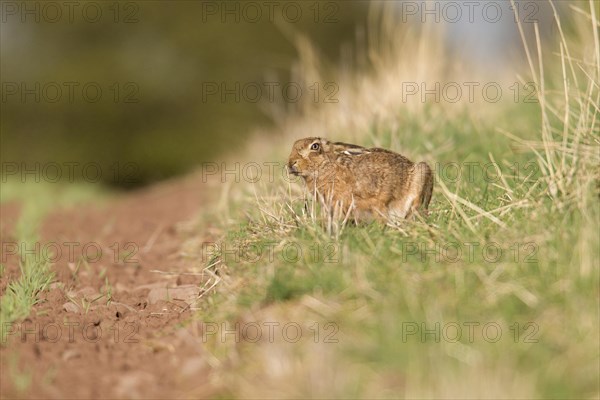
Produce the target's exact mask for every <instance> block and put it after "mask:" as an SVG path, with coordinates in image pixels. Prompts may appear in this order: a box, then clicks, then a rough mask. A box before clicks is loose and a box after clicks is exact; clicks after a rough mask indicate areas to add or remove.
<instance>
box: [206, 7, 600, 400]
mask: <svg viewBox="0 0 600 400" xmlns="http://www.w3.org/2000/svg"><path fill="white" fill-rule="evenodd" d="M592 20H593V19H592ZM593 21H595V20H593ZM594 23H595V22H594ZM582 26H585V25H582ZM587 26H588V27H589V25H587ZM582 29H583V28H582ZM589 33H590V32H588V34H589ZM577 40H582V39H577V38H573V39H571V42H569V43H568V44H567V45H568V46H569V47H568V48H569V49H570V52H571V53H572V54H571V56H572V57H573V60H572V62H573V63H574V64H576V65H577V67H578V68H573V69H572V70H569V69H568V64H569V61H568V60H567V59H566V58H565V57H564V55H563V57H562V58H561V57H560V53H559V55H558V56H557V55H556V53H555V54H554V55H552V56H547V57H550V58H552V57H554V58H553V60H554V65H555V67H554V68H553V69H552V70H550V71H549V70H546V71H545V72H544V71H543V70H542V71H539V70H536V69H534V70H533V71H532V75H533V76H534V77H535V79H536V80H537V81H538V82H539V81H545V82H546V86H547V87H553V89H554V91H553V92H550V93H545V92H542V93H540V94H539V104H537V105H534V106H531V105H523V104H509V103H505V104H501V105H494V107H493V109H490V107H491V106H489V105H488V106H484V107H482V108H485V107H487V108H488V109H487V112H489V114H487V115H488V116H491V117H489V118H485V119H483V120H476V119H475V118H473V117H472V116H473V115H477V113H478V112H479V111H480V109H479V108H477V107H475V108H469V106H466V107H465V108H464V109H463V111H462V112H453V113H450V112H448V113H445V112H440V109H439V108H443V106H439V105H438V106H437V108H438V109H436V106H433V107H425V106H421V107H420V108H419V109H418V111H417V112H414V111H405V110H402V109H401V108H398V109H396V111H394V109H392V111H390V112H389V114H388V115H385V116H384V117H381V116H380V115H378V116H377V118H378V119H377V120H375V118H373V120H372V121H371V122H372V124H367V125H369V126H370V128H368V129H367V130H366V131H364V132H356V131H352V130H347V129H346V127H345V126H343V125H342V122H334V123H331V122H329V121H332V120H336V119H335V118H334V117H335V116H336V115H335V113H334V114H333V115H330V114H327V112H324V115H325V116H326V117H323V115H322V114H319V113H318V112H315V113H314V114H312V115H310V116H309V117H312V118H309V117H306V119H305V120H300V121H298V119H294V120H293V121H292V122H291V124H299V123H300V124H304V125H302V126H301V128H306V131H310V130H309V129H308V127H313V125H311V124H314V125H318V124H319V123H321V124H323V125H324V126H326V127H327V128H332V129H331V130H330V131H331V132H332V133H331V135H332V136H333V138H334V139H335V140H348V141H357V140H355V139H354V138H360V144H361V145H366V146H369V145H380V146H384V147H388V148H391V149H393V150H397V151H399V152H402V153H405V154H406V153H409V156H410V158H413V159H419V158H420V159H427V160H428V161H429V162H430V163H439V164H440V165H441V166H448V165H450V163H459V164H460V165H462V166H463V168H464V166H465V164H464V163H466V162H474V163H477V164H476V165H477V166H479V168H476V170H475V171H476V172H477V173H476V174H475V175H465V174H463V175H461V176H460V177H459V178H458V179H454V176H452V175H450V174H448V173H443V172H444V171H445V170H444V169H443V168H441V169H438V171H437V172H438V174H437V177H436V185H435V189H434V196H433V201H432V204H431V208H430V209H431V215H430V216H429V217H428V218H427V219H426V221H407V222H406V223H404V224H400V225H396V226H382V225H378V224H367V225H365V224H363V225H352V224H345V225H344V224H343V223H341V222H340V221H328V220H327V218H326V217H323V214H322V213H320V212H319V210H318V209H319V206H318V205H314V206H315V207H316V209H317V211H316V213H314V214H311V213H310V212H306V211H305V202H306V201H307V197H308V203H309V205H308V209H309V210H310V209H311V208H312V207H313V205H312V204H311V202H310V196H307V195H306V194H304V193H303V192H302V190H300V186H299V185H296V184H292V185H290V184H288V183H287V182H285V180H284V179H278V180H277V181H276V182H274V183H269V182H259V183H258V184H254V185H252V184H247V185H245V186H243V185H242V188H240V187H239V186H238V187H236V188H233V189H231V190H225V191H224V193H226V194H227V195H228V206H227V207H225V208H222V209H220V210H218V211H221V212H220V213H217V214H220V215H222V217H218V216H215V212H214V210H211V213H212V214H211V215H213V216H212V217H211V218H209V219H210V224H212V225H219V226H220V227H221V229H222V230H223V231H225V232H226V234H225V235H224V236H223V237H222V239H221V251H216V252H215V253H214V254H212V258H211V263H210V265H212V266H211V269H213V270H215V271H216V272H218V273H219V276H222V277H223V282H222V283H221V284H220V285H219V286H218V287H217V291H216V293H215V294H213V296H212V297H211V299H210V305H208V306H206V308H205V309H203V311H202V313H201V315H200V316H199V317H200V318H201V319H202V320H203V321H216V322H221V321H226V322H228V323H229V324H234V323H235V322H239V321H245V322H259V323H260V322H264V321H278V322H280V323H281V324H285V323H286V322H290V321H294V322H297V323H299V324H300V325H301V326H302V327H303V329H304V330H303V332H304V333H305V335H304V337H303V338H302V339H303V340H301V341H299V342H298V343H289V342H286V340H284V339H282V338H281V337H278V338H276V340H275V341H273V342H271V341H267V340H262V341H260V342H258V343H250V342H243V341H242V344H241V345H239V346H235V345H232V344H231V343H230V342H231V341H230V340H229V341H228V340H216V341H211V342H209V343H208V346H207V349H208V351H211V352H212V354H213V355H214V356H215V357H217V359H218V361H219V362H218V363H217V365H222V366H223V367H222V368H220V369H218V372H217V374H218V375H219V379H220V381H221V382H222V387H223V393H224V395H225V396H232V397H263V396H267V397H272V396H275V397H291V398H295V397H366V398H371V397H378V398H379V397H407V398H415V397H417V398H423V397H425V398H439V397H451V398H464V397H465V396H469V397H475V398H481V397H493V398H590V397H597V396H598V394H599V392H600V390H599V381H598V376H599V373H600V371H599V368H598V360H599V346H598V342H599V336H598V335H599V334H598V324H599V319H598V298H599V295H600V293H599V286H598V282H599V279H600V273H599V269H598V262H597V257H598V254H599V253H600V239H599V237H598V229H599V226H600V223H599V222H600V202H599V184H598V182H599V175H598V173H599V170H598V163H599V162H600V156H599V144H600V128H599V122H598V119H599V118H598V113H599V105H600V102H599V92H600V91H599V88H598V84H597V82H598V80H599V79H598V78H600V60H598V59H597V58H598V57H595V58H594V57H592V56H590V55H589V53H588V57H592V59H594V63H595V64H594V63H591V64H590V63H589V62H588V63H587V64H585V63H582V62H579V61H578V60H580V59H582V58H583V56H582V55H581V54H579V53H577V55H575V53H576V52H577V51H580V50H581V51H583V50H582V49H583V48H582V47H581V46H580V45H581V44H582V42H578V41H577ZM589 40H591V41H592V42H594V40H595V43H596V44H598V38H597V37H596V38H595V39H593V38H592V39H589ZM557 57H558V58H557ZM557 59H558V62H557ZM589 59H590V58H588V60H589ZM546 61H547V60H546ZM561 61H562V62H561ZM561 64H562V65H564V66H565V68H564V70H561V68H560V65H561ZM546 65H548V63H547V64H546ZM575 70H577V72H573V73H572V72H571V71H575ZM582 70H585V71H586V72H585V74H584V73H581V72H582ZM565 76H566V78H565V79H567V80H568V81H569V82H570V85H571V86H570V87H569V89H567V90H565V91H561V89H562V81H563V77H565ZM590 77H595V79H596V80H595V83H594V80H593V79H592V78H590ZM575 81H578V83H579V86H577V85H575V83H574V82H575ZM342 86H343V85H341V84H340V87H342ZM376 89H377V88H373V90H374V91H375V92H376V93H377V91H376ZM379 89H381V88H379ZM361 90H363V92H361V91H357V92H355V93H353V95H354V96H361V95H363V94H364V90H365V89H364V87H363V88H362V89H361ZM363 106H364V107H362V108H360V107H359V108H358V109H357V110H354V111H355V114H353V115H352V117H348V118H351V119H353V120H355V121H357V122H356V125H360V123H359V122H358V121H360V117H367V118H366V119H367V120H368V116H369V114H368V112H369V107H368V104H363ZM532 107H535V109H534V110H533V112H532ZM397 110H402V111H397ZM565 111H566V112H568V113H569V115H570V117H569V119H565V118H564V115H565ZM309 119H313V120H315V121H316V122H314V121H309ZM382 119H383V121H382ZM339 120H341V119H338V121H339ZM328 123H330V124H332V125H333V127H331V126H329V125H327V124H328ZM336 123H337V124H339V126H338V127H337V129H336V126H335V124H336ZM291 124H290V126H288V127H287V128H289V129H290V130H292V129H294V128H295V129H296V132H298V131H302V129H299V128H298V127H294V126H292V125H291ZM399 127H401V128H399ZM515 132H518V134H515ZM305 136H308V135H305ZM293 139H294V137H286V140H283V141H282V142H285V143H284V144H281V145H272V146H268V149H266V150H264V149H263V150H264V151H263V153H264V154H263V155H265V158H267V159H271V160H273V159H281V160H283V159H285V157H286V156H287V154H288V152H289V146H290V145H291V143H292V142H293ZM252 161H258V160H252ZM488 165H489V166H490V168H489V170H488V171H489V172H490V174H491V179H485V178H484V176H483V174H482V169H481V168H482V167H483V166H488ZM517 166H518V167H517ZM445 172H448V171H445ZM463 172H465V171H464V170H463ZM222 203H227V201H223V202H222ZM330 222H333V224H332V226H333V228H331V226H330V227H329V228H328V225H331V224H330ZM204 224H206V222H204ZM457 247H458V248H460V249H461V251H462V253H461V255H460V256H457V255H456V254H455V253H453V252H449V253H447V252H445V251H446V250H444V249H448V250H447V251H451V250H452V249H456V248H457ZM224 249H225V250H226V251H225V250H224ZM256 249H262V250H260V251H262V253H260V251H259V253H260V255H261V256H260V257H257V255H256V254H255V253H256V252H257V250H256ZM290 249H301V250H302V251H301V254H300V256H299V257H296V256H295V253H294V252H292V253H291V254H290V253H286V251H289V250H290ZM197 250H198V252H199V253H200V252H201V251H202V250H201V249H200V248H198V249H197ZM249 251H253V252H254V253H252V252H251V253H250V254H248V252H249ZM215 260H217V262H215ZM327 322H332V323H334V324H335V326H336V327H337V328H339V331H338V333H337V336H336V337H337V339H339V340H338V341H337V342H336V343H324V342H323V340H320V341H318V343H315V342H314V341H313V340H312V336H311V334H310V332H311V330H310V327H311V326H313V324H314V323H319V324H321V326H323V324H325V323H327ZM457 326H458V327H460V328H461V333H462V335H461V336H460V337H456V333H455V332H456V327H457ZM469 327H472V329H473V331H472V332H470V330H469V329H470V328H469ZM415 329H416V331H415ZM497 329H500V331H497ZM264 332H265V331H263V333H264ZM470 333H472V337H470ZM496 333H498V337H496ZM322 338H323V336H321V339H322ZM254 382H261V384H260V385H254V384H253V383H254Z"/></svg>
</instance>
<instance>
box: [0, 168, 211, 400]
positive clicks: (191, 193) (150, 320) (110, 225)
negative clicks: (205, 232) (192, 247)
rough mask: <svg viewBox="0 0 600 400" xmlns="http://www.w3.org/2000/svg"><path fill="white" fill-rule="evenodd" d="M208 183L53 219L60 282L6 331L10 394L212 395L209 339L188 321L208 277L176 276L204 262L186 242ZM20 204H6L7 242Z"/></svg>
mask: <svg viewBox="0 0 600 400" xmlns="http://www.w3.org/2000/svg"><path fill="white" fill-rule="evenodd" d="M206 187H207V186H206V184H202V183H200V180H197V179H191V178H188V179H184V180H180V181H175V182H170V183H166V184H161V185H158V186H156V187H153V188H150V189H145V190H141V191H138V192H135V193H132V194H128V195H126V196H122V197H119V198H117V199H115V200H112V201H109V202H108V203H107V204H103V205H102V206H98V205H96V206H80V207H78V208H72V209H63V210H58V211H55V212H53V213H51V214H50V215H48V216H47V218H46V219H45V221H44V222H43V224H42V227H41V231H40V235H41V238H42V241H41V243H43V244H48V243H52V247H47V248H51V249H53V250H54V259H55V263H54V264H53V267H52V268H53V270H54V272H55V274H56V278H55V282H54V283H53V284H52V285H51V289H50V290H49V291H47V292H44V293H42V294H41V297H40V299H41V301H40V303H39V304H38V305H36V306H35V307H34V309H33V312H32V313H31V315H30V316H29V317H28V318H27V319H26V320H25V321H18V322H15V323H13V324H12V325H10V326H7V327H3V328H4V329H5V331H8V332H9V333H10V334H9V335H8V339H7V340H6V342H5V343H3V344H2V346H1V347H0V358H1V360H0V361H1V364H0V365H1V366H2V370H1V371H0V378H1V379H2V381H1V384H2V385H1V388H2V389H1V393H0V394H1V397H2V398H176V397H210V396H211V395H214V392H213V391H212V389H211V388H212V387H214V386H213V385H210V384H209V379H210V366H209V364H208V362H207V359H208V357H207V355H206V353H205V350H204V349H203V346H202V342H201V335H200V334H198V332H197V329H196V332H194V329H191V328H190V326H191V325H189V324H188V325H187V326H186V321H189V319H190V317H191V314H192V311H191V310H190V306H194V305H197V302H198V298H201V297H202V295H203V293H204V292H203V289H202V288H203V287H206V286H204V285H205V284H206V282H207V278H206V277H204V276H202V275H193V274H180V272H184V271H191V270H193V269H196V270H198V269H201V268H202V266H203V264H202V262H201V260H193V259H192V260H190V259H189V258H187V259H186V257H184V256H183V255H182V254H181V251H180V248H181V244H182V242H183V241H184V240H185V239H186V235H190V232H189V229H188V232H187V233H186V232H185V231H186V230H185V229H181V224H182V223H183V224H185V222H186V221H188V222H189V221H192V220H193V219H194V217H195V216H196V215H197V213H198V212H199V211H200V210H201V207H202V205H203V204H205V203H206V202H207V201H208V200H207V199H208V196H207V194H206V193H205V192H206V189H205V188H206ZM19 209H20V208H19V205H18V204H6V205H3V206H2V209H1V214H2V241H3V242H7V241H8V242H10V241H15V238H14V228H15V223H16V221H17V220H18V215H19ZM188 225H189V223H188ZM194 234H195V235H199V234H200V233H199V232H194ZM206 240H210V238H209V237H208V236H207V237H206ZM115 243H116V244H115ZM55 244H56V246H55ZM83 249H85V252H83V251H82V250H83ZM128 251H133V253H134V254H132V255H130V256H127V254H128V253H127V252H128ZM82 253H85V254H86V255H87V259H88V261H87V263H85V262H82V261H81V254H82ZM6 264H7V265H6V273H5V274H4V276H3V277H2V281H0V291H1V293H4V291H5V290H6V284H7V282H8V281H9V280H10V279H14V278H15V277H18V276H19V268H18V263H17V259H16V256H15V257H12V258H11V257H9V258H8V260H7V263H6ZM154 270H160V271H168V272H173V274H163V273H158V272H153V271H154ZM107 283H108V286H107ZM166 288H169V289H168V290H167V289H166ZM109 290H110V291H111V295H112V298H111V299H110V301H108V299H109V298H108V294H107V293H108V291H109Z"/></svg>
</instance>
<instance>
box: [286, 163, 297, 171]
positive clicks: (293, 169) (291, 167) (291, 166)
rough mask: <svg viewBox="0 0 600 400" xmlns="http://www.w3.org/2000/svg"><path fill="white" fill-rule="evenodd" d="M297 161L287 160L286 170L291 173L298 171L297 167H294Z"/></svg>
mask: <svg viewBox="0 0 600 400" xmlns="http://www.w3.org/2000/svg"><path fill="white" fill-rule="evenodd" d="M297 163H298V161H294V162H289V163H288V170H289V171H290V172H291V173H296V172H298V168H297V167H296V164H297Z"/></svg>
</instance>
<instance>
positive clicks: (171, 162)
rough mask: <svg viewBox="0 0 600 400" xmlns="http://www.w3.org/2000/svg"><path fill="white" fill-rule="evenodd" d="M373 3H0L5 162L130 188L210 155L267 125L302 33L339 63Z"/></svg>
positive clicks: (0, 153)
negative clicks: (55, 167) (70, 170)
mask: <svg viewBox="0 0 600 400" xmlns="http://www.w3.org/2000/svg"><path fill="white" fill-rule="evenodd" d="M290 3H291V4H292V5H290ZM249 4H250V5H249ZM367 8H368V4H367V2H361V1H351V2H316V1H315V2H312V1H301V2H270V3H269V2H220V1H219V2H211V1H208V2H206V1H123V2H112V1H76V2H43V1H37V2H36V1H29V2H20V1H19V2H17V1H15V2H10V1H8V2H3V3H2V9H1V10H0V18H2V20H1V32H0V33H1V43H0V44H1V55H2V57H1V61H0V68H1V69H0V74H1V80H2V88H1V90H2V102H1V107H2V110H1V118H0V124H1V126H0V128H1V141H2V146H1V150H0V156H1V158H2V163H3V168H4V166H5V165H9V167H7V171H12V169H13V167H14V166H15V165H16V166H18V167H19V168H20V167H22V166H25V165H27V166H28V167H27V168H36V163H37V168H40V166H41V168H43V167H44V165H48V163H58V164H59V165H61V166H64V163H70V165H72V166H73V165H74V166H75V167H74V168H75V174H74V178H75V179H77V178H78V177H80V175H81V171H80V169H81V168H82V167H83V166H85V165H87V164H89V163H94V165H95V166H100V173H101V177H100V178H99V179H100V180H101V181H102V182H104V183H107V184H110V185H116V186H120V187H131V186H139V185H144V184H147V183H150V182H154V181H156V180H160V179H164V178H167V177H170V176H173V175H176V174H180V173H183V172H185V171H187V170H189V169H190V168H192V167H193V166H194V165H197V164H198V163H201V162H204V161H209V160H212V159H215V158H216V157H218V156H219V154H221V153H222V152H223V151H225V150H229V149H234V148H235V147H238V146H239V145H240V144H241V143H243V141H244V139H245V138H247V137H248V135H249V133H250V132H251V131H252V130H253V128H254V127H255V126H257V125H269V124H270V120H269V117H268V116H267V115H266V114H265V113H264V112H263V111H262V110H261V102H264V101H267V102H268V101H269V100H270V98H269V90H271V91H273V90H275V92H276V93H278V94H281V90H280V88H281V89H283V86H285V85H286V84H287V83H288V82H289V81H290V79H291V78H290V76H291V75H290V68H291V66H292V63H293V61H294V59H295V58H296V57H297V54H296V49H295V47H294V42H293V37H294V33H302V34H304V35H307V36H308V37H309V38H310V39H311V40H312V41H313V42H314V43H315V45H316V47H317V48H318V49H319V50H320V54H321V55H323V57H326V58H327V59H328V60H329V61H332V62H336V61H337V60H338V58H339V56H340V48H341V46H342V44H344V43H346V42H352V41H353V40H354V37H355V31H356V27H357V26H360V25H364V22H365V20H366V14H367ZM298 10H299V12H300V14H298ZM269 82H270V83H269ZM273 82H275V83H276V84H277V86H275V85H274V84H273ZM319 84H320V85H323V84H324V82H321V83H319ZM223 85H224V86H223ZM269 85H270V86H269ZM257 89H260V90H262V93H260V94H258V93H257ZM288 89H289V90H290V93H288V95H289V96H290V98H293V97H294V94H293V90H294V88H293V87H291V88H288ZM303 95H306V93H305V94H303ZM257 96H259V101H256V102H255V100H256V99H257ZM93 169H94V170H95V169H97V168H93ZM4 172H6V171H4ZM46 172H47V173H48V174H51V173H54V171H46ZM66 172H67V168H64V167H63V170H62V173H63V175H64V174H66ZM88 173H92V174H94V173H95V172H94V171H88Z"/></svg>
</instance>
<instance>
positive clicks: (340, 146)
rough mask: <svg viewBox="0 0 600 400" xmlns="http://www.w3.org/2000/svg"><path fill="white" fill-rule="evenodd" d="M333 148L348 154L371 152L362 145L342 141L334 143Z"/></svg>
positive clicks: (337, 151)
mask: <svg viewBox="0 0 600 400" xmlns="http://www.w3.org/2000/svg"><path fill="white" fill-rule="evenodd" d="M333 148H334V151H335V152H336V153H343V154H345V155H347V156H354V155H360V154H367V153H369V151H368V150H367V149H365V148H364V147H362V146H357V145H355V144H349V143H342V142H336V143H333Z"/></svg>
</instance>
